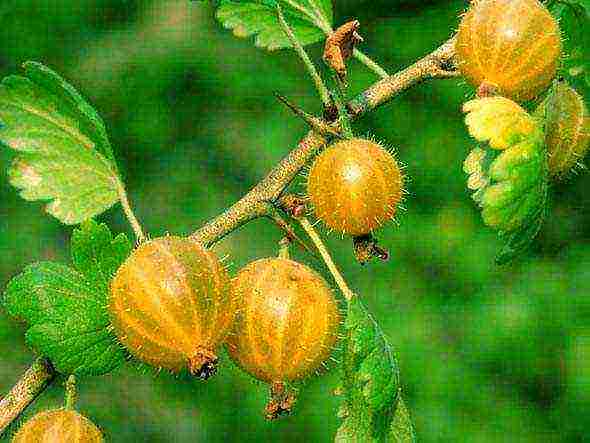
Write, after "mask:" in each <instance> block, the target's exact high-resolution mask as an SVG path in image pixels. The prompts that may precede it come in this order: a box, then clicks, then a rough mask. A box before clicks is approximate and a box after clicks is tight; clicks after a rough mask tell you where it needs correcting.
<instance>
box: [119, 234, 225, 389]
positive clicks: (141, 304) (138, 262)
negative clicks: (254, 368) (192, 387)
mask: <svg viewBox="0 0 590 443" xmlns="http://www.w3.org/2000/svg"><path fill="white" fill-rule="evenodd" d="M235 311H236V305H235V303H234V298H233V297H232V296H231V289H230V280H229V277H228V275H227V272H226V271H225V269H224V268H223V266H222V265H221V263H220V262H219V260H218V259H217V258H216V257H215V255H213V254H212V253H211V252H209V251H208V250H206V249H205V248H203V247H202V246H201V245H199V244H198V243H196V242H193V241H190V240H188V239H185V238H180V237H172V236H170V237H162V238H157V239H155V240H152V241H149V242H145V243H142V244H141V245H140V246H139V247H138V248H137V249H136V250H135V251H134V252H133V254H132V255H131V256H130V257H129V258H128V259H127V260H126V261H125V263H123V265H122V266H121V267H120V268H119V270H118V271H117V274H116V276H115V278H114V279H113V281H112V284H111V296H110V299H109V312H110V315H111V321H112V324H113V327H114V330H115V332H116V334H117V336H118V338H119V340H120V341H121V343H123V345H125V347H126V348H127V349H128V350H129V352H131V354H133V355H134V356H135V357H137V358H138V359H139V360H141V361H143V362H145V363H148V364H150V365H152V366H155V367H158V368H160V367H162V368H166V369H169V370H171V371H173V372H180V371H181V370H182V369H184V368H188V369H189V371H190V372H191V373H192V374H194V375H198V376H199V377H201V378H207V377H208V376H209V375H212V373H214V371H215V363H216V360H217V357H216V355H215V349H216V347H217V346H218V345H219V344H220V343H221V342H222V341H223V340H224V339H225V336H226V335H227V333H228V331H229V329H230V327H231V324H232V322H233V319H234V316H235Z"/></svg>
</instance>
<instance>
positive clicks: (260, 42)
mask: <svg viewBox="0 0 590 443" xmlns="http://www.w3.org/2000/svg"><path fill="white" fill-rule="evenodd" d="M313 2H315V3H316V4H317V6H318V7H319V8H320V9H321V11H322V12H323V15H324V20H326V21H327V24H328V25H329V26H331V25H332V2H331V0H293V1H286V0H233V1H232V0H221V1H220V2H219V4H220V6H219V8H218V9H217V14H216V16H217V19H218V20H219V21H220V22H221V23H222V24H223V26H224V27H226V28H228V29H232V30H233V32H234V35H236V36H237V37H249V36H251V35H255V36H256V40H255V44H256V46H257V47H259V48H265V49H268V50H269V51H272V50H276V49H281V48H290V47H291V42H290V41H289V39H288V38H287V36H286V35H285V34H284V32H283V30H282V28H281V25H280V23H279V20H278V18H277V9H276V8H277V5H280V6H281V8H282V9H283V15H284V16H285V19H286V21H287V23H289V25H290V26H291V27H292V28H293V32H294V33H295V36H296V37H297V39H298V40H299V41H300V42H301V44H302V45H308V44H312V43H316V42H318V41H320V40H322V39H324V38H325V34H324V32H323V31H322V30H321V28H320V27H319V26H318V23H317V21H318V19H317V18H315V17H317V16H315V14H314V9H313V7H312V3H313ZM294 4H297V5H299V8H296V7H294V6H293V5H294Z"/></svg>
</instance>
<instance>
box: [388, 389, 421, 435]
mask: <svg viewBox="0 0 590 443" xmlns="http://www.w3.org/2000/svg"><path fill="white" fill-rule="evenodd" d="M415 441H416V435H415V434H414V426H413V425H412V420H411V419H410V412H409V411H408V408H407V407H406V404H405V402H404V400H403V399H402V398H401V396H400V397H399V399H398V401H397V408H396V410H395V416H394V417H393V421H392V422H391V431H390V433H389V435H388V438H387V442H388V443H414V442H415Z"/></svg>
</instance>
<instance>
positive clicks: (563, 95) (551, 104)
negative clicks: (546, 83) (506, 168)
mask: <svg viewBox="0 0 590 443" xmlns="http://www.w3.org/2000/svg"><path fill="white" fill-rule="evenodd" d="M539 110H540V112H541V113H543V114H544V115H542V116H543V117H544V118H545V143H546V146H547V151H548V154H549V160H548V163H549V172H550V173H551V175H552V176H557V177H561V176H564V175H566V174H567V173H568V172H569V171H570V170H571V169H572V168H574V167H575V166H576V164H578V162H580V161H581V160H582V159H583V158H584V155H586V152H588V148H589V147H590V116H589V115H588V108H587V107H586V105H585V103H584V100H583V99H582V97H581V96H580V95H579V94H578V93H577V92H576V91H575V90H574V89H572V88H571V87H570V86H569V85H567V84H566V83H557V84H556V85H555V88H554V90H553V91H552V93H551V94H550V95H549V96H548V97H547V98H546V99H545V101H544V102H543V103H542V104H541V106H540V108H539Z"/></svg>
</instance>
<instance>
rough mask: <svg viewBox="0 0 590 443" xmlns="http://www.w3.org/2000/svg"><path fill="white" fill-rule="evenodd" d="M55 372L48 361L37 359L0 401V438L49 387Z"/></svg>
mask: <svg viewBox="0 0 590 443" xmlns="http://www.w3.org/2000/svg"><path fill="white" fill-rule="evenodd" d="M54 375H55V372H54V370H53V367H52V366H51V364H50V363H49V361H48V360H46V359H44V358H38V359H37V360H35V362H34V363H33V364H32V365H31V367H30V368H29V369H27V371H26V372H25V373H24V375H23V376H22V377H21V379H20V380H19V381H18V382H17V383H16V384H15V385H14V386H13V388H12V389H11V390H10V392H9V393H8V394H6V396H5V397H3V398H2V400H0V436H1V435H2V433H3V432H4V431H5V430H6V428H7V427H8V426H10V424H11V423H12V422H13V421H14V420H15V419H16V418H17V417H18V416H19V415H20V414H21V413H22V412H23V411H24V410H25V409H26V407H27V406H29V404H30V403H31V402H32V401H33V400H34V399H35V398H36V397H37V396H38V395H39V394H40V393H41V392H43V390H44V389H45V388H46V387H47V386H48V385H49V383H50V382H51V381H52V380H53V377H54Z"/></svg>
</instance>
